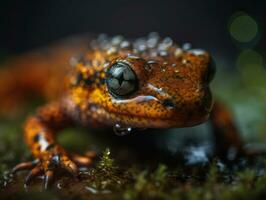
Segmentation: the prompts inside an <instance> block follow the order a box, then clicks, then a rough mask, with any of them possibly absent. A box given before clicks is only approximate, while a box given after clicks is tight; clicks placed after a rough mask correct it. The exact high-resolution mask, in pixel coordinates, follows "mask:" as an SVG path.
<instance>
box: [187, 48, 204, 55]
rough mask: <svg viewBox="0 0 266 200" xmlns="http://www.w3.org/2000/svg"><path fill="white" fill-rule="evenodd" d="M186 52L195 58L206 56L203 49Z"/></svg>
mask: <svg viewBox="0 0 266 200" xmlns="http://www.w3.org/2000/svg"><path fill="white" fill-rule="evenodd" d="M188 52H190V53H193V54H194V55H196V56H200V55H204V54H206V51H204V50H203V49H190V50H189V51H188Z"/></svg>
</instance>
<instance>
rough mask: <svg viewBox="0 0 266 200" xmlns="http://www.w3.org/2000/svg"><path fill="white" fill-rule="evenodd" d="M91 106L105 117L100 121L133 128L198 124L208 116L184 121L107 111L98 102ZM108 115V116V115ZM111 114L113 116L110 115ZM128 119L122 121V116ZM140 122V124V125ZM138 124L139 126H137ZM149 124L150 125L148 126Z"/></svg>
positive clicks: (173, 118)
mask: <svg viewBox="0 0 266 200" xmlns="http://www.w3.org/2000/svg"><path fill="white" fill-rule="evenodd" d="M90 106H91V107H94V109H95V110H98V111H99V112H101V113H102V115H104V116H105V117H103V119H102V120H101V121H103V122H105V123H106V122H107V124H108V123H109V124H110V125H114V124H115V123H119V122H120V123H121V124H123V125H128V126H130V127H133V128H138V127H142V128H171V127H176V128H178V127H180V128H181V127H192V126H195V125H198V124H201V123H203V122H204V121H206V119H207V118H208V115H209V114H206V115H205V116H201V117H199V118H198V119H197V120H192V118H187V119H186V120H184V121H178V119H175V117H154V116H150V117H148V116H143V115H134V114H126V113H122V112H113V111H109V110H108V109H107V108H105V107H104V106H101V105H98V104H91V105H90ZM108 115H109V117H108ZM110 115H113V117H110ZM125 117H126V119H128V122H126V120H125V121H124V120H123V118H125ZM130 123H131V124H130ZM140 124H141V125H140ZM144 124H145V125H144ZM138 125H140V126H138ZM149 125H150V126H149Z"/></svg>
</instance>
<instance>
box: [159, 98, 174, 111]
mask: <svg viewBox="0 0 266 200" xmlns="http://www.w3.org/2000/svg"><path fill="white" fill-rule="evenodd" d="M162 104H163V106H165V107H166V108H168V109H173V108H174V107H175V104H174V103H173V101H172V100H171V99H165V100H164V101H163V103H162Z"/></svg>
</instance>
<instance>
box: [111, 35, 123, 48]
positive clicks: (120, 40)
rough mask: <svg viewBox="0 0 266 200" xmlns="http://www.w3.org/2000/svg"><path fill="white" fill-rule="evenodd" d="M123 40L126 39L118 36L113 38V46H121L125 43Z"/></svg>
mask: <svg viewBox="0 0 266 200" xmlns="http://www.w3.org/2000/svg"><path fill="white" fill-rule="evenodd" d="M123 39H124V38H123V36H121V35H117V36H114V37H113V38H112V40H111V43H112V45H115V46H116V45H119V44H120V43H121V42H122V41H123Z"/></svg>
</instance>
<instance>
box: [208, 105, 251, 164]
mask: <svg viewBox="0 0 266 200" xmlns="http://www.w3.org/2000/svg"><path fill="white" fill-rule="evenodd" d="M210 122H211V127H212V132H213V134H214V143H215V151H216V155H217V156H219V157H220V158H221V159H222V160H225V161H234V160H236V159H238V158H240V157H242V156H245V155H246V152H245V150H244V148H243V142H242V140H241V137H240V134H239V132H238V130H237V128H236V126H235V123H234V121H233V117H232V115H231V113H230V112H229V111H228V109H227V108H226V106H225V105H223V104H222V103H220V102H215V103H214V106H213V110H212V113H211V115H210Z"/></svg>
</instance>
